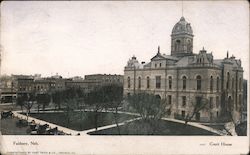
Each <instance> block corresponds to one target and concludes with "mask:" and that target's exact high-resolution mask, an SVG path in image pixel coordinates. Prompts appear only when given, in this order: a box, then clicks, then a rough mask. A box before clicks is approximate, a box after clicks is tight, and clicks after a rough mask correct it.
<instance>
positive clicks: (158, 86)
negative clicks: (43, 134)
mask: <svg viewBox="0 0 250 155" xmlns="http://www.w3.org/2000/svg"><path fill="white" fill-rule="evenodd" d="M155 79H156V80H155V87H156V88H158V89H159V88H161V76H156V77H155Z"/></svg>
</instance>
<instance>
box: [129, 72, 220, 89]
mask: <svg viewBox="0 0 250 155" xmlns="http://www.w3.org/2000/svg"><path fill="white" fill-rule="evenodd" d="M181 81H182V89H183V90H186V88H187V77H186V76H183V77H182V79H181ZM141 83H142V79H141V77H139V78H138V88H139V89H140V88H141V86H142V84H141ZM127 84H128V85H127V87H128V88H130V87H131V79H130V77H128V79H127ZM172 84H173V80H172V77H171V76H169V77H168V89H172ZM213 87H214V80H213V76H211V77H210V91H213V89H214V88H213ZM219 87H220V79H219V77H217V79H216V90H217V91H219ZM146 88H150V78H149V77H147V78H146ZM155 88H157V89H159V88H161V76H156V77H155ZM201 88H202V78H201V76H200V75H198V76H196V89H197V90H201Z"/></svg>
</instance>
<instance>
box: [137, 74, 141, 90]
mask: <svg viewBox="0 0 250 155" xmlns="http://www.w3.org/2000/svg"><path fill="white" fill-rule="evenodd" d="M138 88H139V89H140V88H141V77H139V78H138Z"/></svg>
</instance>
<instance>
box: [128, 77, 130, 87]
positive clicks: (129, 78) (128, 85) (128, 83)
mask: <svg viewBox="0 0 250 155" xmlns="http://www.w3.org/2000/svg"><path fill="white" fill-rule="evenodd" d="M128 88H130V77H128Z"/></svg>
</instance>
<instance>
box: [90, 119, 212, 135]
mask: <svg viewBox="0 0 250 155" xmlns="http://www.w3.org/2000/svg"><path fill="white" fill-rule="evenodd" d="M150 123H151V125H150ZM152 126H154V127H152ZM119 130H120V134H121V135H174V136H176V135H180V136H181V135H210V136H211V135H216V134H214V133H211V132H209V131H206V130H203V129H199V128H196V127H193V126H189V125H185V124H180V123H175V122H170V121H165V120H159V121H157V122H154V125H152V122H145V121H142V120H138V121H134V122H130V123H127V124H125V125H123V126H120V127H119ZM88 134H90V135H119V133H118V128H117V127H113V128H109V129H104V130H99V131H94V132H90V133H88Z"/></svg>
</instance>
